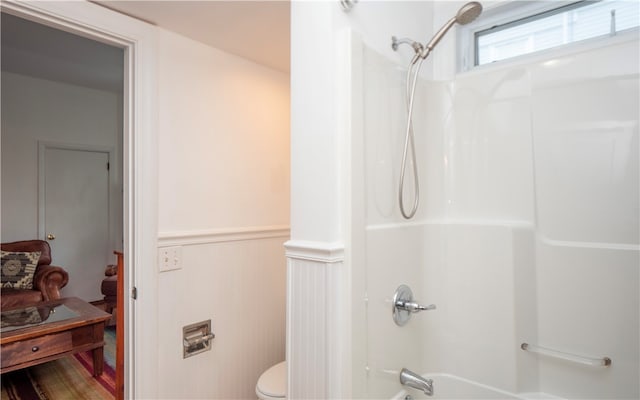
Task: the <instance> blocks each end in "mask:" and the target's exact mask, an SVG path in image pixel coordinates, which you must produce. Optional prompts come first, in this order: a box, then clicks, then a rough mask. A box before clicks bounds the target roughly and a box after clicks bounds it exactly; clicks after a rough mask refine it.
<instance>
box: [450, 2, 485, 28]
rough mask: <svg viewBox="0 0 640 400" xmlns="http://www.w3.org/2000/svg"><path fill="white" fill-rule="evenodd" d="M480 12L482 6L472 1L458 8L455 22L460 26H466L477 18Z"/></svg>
mask: <svg viewBox="0 0 640 400" xmlns="http://www.w3.org/2000/svg"><path fill="white" fill-rule="evenodd" d="M481 12H482V4H480V3H478V2H477V1H472V2H470V3H467V4H465V5H463V6H462V7H460V9H459V10H458V14H456V22H457V23H459V24H460V25H466V24H468V23H469V22H472V21H473V20H475V19H476V18H478V15H480V13H481Z"/></svg>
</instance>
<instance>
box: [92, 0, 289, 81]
mask: <svg viewBox="0 0 640 400" xmlns="http://www.w3.org/2000/svg"><path fill="white" fill-rule="evenodd" d="M94 3H96V4H100V5H102V6H104V7H108V8H110V9H112V10H115V11H119V12H122V13H124V14H127V15H130V16H132V17H135V18H138V19H142V20H144V21H147V22H149V23H152V24H154V25H158V26H160V27H162V28H164V29H167V30H170V31H173V32H176V33H179V34H181V35H183V36H186V37H188V38H191V39H194V40H197V41H199V42H202V43H205V44H208V45H210V46H212V47H216V48H218V49H221V50H224V51H226V52H228V53H231V54H235V55H238V56H240V57H244V58H247V59H249V60H252V61H255V62H257V63H259V64H263V65H266V66H268V67H271V68H275V69H278V70H280V71H284V72H289V47H290V46H289V44H290V42H289V25H290V24H289V21H290V12H289V8H290V7H289V6H290V3H289V1H288V0H286V1H282V0H277V1H276V0H269V1H245V0H242V1H238V0H236V1H220V0H216V1H184V0H179V1H178V0H175V1H99V0H95V1H94Z"/></svg>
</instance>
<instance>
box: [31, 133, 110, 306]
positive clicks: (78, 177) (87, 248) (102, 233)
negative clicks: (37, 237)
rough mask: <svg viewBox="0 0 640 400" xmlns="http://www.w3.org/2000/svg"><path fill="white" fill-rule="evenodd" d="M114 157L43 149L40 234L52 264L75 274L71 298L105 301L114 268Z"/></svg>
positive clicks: (103, 153) (71, 276) (71, 279)
mask: <svg viewBox="0 0 640 400" xmlns="http://www.w3.org/2000/svg"><path fill="white" fill-rule="evenodd" d="M109 157H110V154H109V152H108V151H100V150H91V149H80V148H59V147H51V146H47V145H45V146H42V147H41V157H40V160H41V169H40V171H41V176H40V180H41V181H40V190H41V191H42V192H43V193H42V194H41V195H40V199H41V204H40V210H41V213H40V214H41V215H40V218H39V219H40V233H41V236H43V239H44V240H48V242H49V245H50V246H51V256H52V264H54V265H58V266H61V267H63V268H64V269H66V270H67V272H69V283H68V284H67V286H66V287H65V288H64V289H63V290H62V294H63V296H65V297H72V296H73V297H79V298H81V299H83V300H85V301H94V300H99V299H102V297H103V296H102V294H101V292H100V284H101V282H102V279H103V278H104V268H105V266H106V265H107V264H113V263H114V262H113V255H112V254H110V253H112V251H111V250H112V249H110V234H109V167H108V165H109Z"/></svg>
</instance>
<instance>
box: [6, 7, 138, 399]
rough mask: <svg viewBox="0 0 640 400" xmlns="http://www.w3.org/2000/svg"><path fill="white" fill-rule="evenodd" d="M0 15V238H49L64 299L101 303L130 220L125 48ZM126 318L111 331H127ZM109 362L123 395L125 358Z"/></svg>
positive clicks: (117, 310)
mask: <svg viewBox="0 0 640 400" xmlns="http://www.w3.org/2000/svg"><path fill="white" fill-rule="evenodd" d="M1 16H2V21H1V22H2V23H1V28H2V35H1V38H2V57H1V59H2V86H1V88H2V99H1V100H2V101H1V102H2V137H1V140H2V146H1V148H2V158H1V159H2V180H1V185H2V201H1V204H2V232H1V237H2V242H12V241H19V240H30V239H39V240H45V241H47V242H48V243H49V246H50V247H51V250H52V259H53V262H54V263H55V265H59V266H61V267H63V268H64V269H65V270H66V271H67V272H68V273H69V277H70V279H69V284H68V285H67V286H66V287H64V288H62V290H61V294H62V297H77V298H80V299H81V300H83V301H85V302H87V303H93V304H96V305H98V306H101V302H102V299H103V293H101V283H102V280H103V279H104V278H105V270H106V268H107V266H108V265H109V264H116V262H117V259H116V256H115V254H114V251H117V252H125V251H127V250H126V249H125V247H127V246H125V231H124V227H125V226H129V225H130V224H128V223H127V221H125V211H126V210H125V205H124V204H125V201H124V199H125V195H124V193H125V191H127V190H130V189H129V188H127V187H126V186H125V179H124V175H125V174H124V173H125V172H127V171H126V169H125V165H124V160H125V159H126V157H125V155H124V148H123V147H124V146H123V144H124V142H125V140H124V135H125V122H126V121H125V115H126V113H125V110H124V105H125V99H124V93H126V87H125V66H126V57H125V49H124V48H122V47H117V46H112V45H109V44H106V43H102V42H99V41H96V40H92V39H89V38H86V37H82V36H78V35H76V34H73V33H69V32H66V31H63V30H60V29H56V28H53V27H50V26H46V25H44V24H40V23H38V22H34V21H31V20H28V19H25V18H21V17H20V16H18V15H13V14H10V13H6V12H4V10H3V12H2V14H1ZM129 273H131V272H129ZM122 279H124V276H123V277H122ZM125 308H126V307H122V309H121V310H120V309H116V310H115V313H120V314H121V315H123V314H124V313H125V312H126V309H125ZM114 320H115V319H114ZM124 321H125V319H124V318H122V322H121V323H120V325H121V326H116V329H117V330H119V331H121V332H124V331H125V329H126V328H127V327H126V326H125V324H124ZM129 321H131V319H129ZM118 346H119V347H120V348H124V347H125V343H124V335H123V339H122V341H121V343H118ZM115 361H116V360H115V358H114V360H113V362H114V365H113V367H114V368H116V373H117V375H119V376H120V377H121V378H120V383H119V384H120V385H121V387H116V395H117V396H116V397H122V396H123V391H124V381H123V380H124V376H125V374H124V372H125V371H124V368H125V363H124V359H122V360H120V361H119V362H118V364H117V365H116V364H115ZM116 381H118V379H116ZM116 385H118V383H117V384H116ZM120 392H122V393H120Z"/></svg>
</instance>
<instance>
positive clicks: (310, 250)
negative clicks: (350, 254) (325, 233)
mask: <svg viewBox="0 0 640 400" xmlns="http://www.w3.org/2000/svg"><path fill="white" fill-rule="evenodd" d="M284 247H285V249H286V256H287V258H290V259H295V260H307V261H316V262H320V263H332V264H333V263H341V262H343V260H344V245H343V244H342V243H340V242H314V241H307V240H289V241H288V242H286V243H285V244H284Z"/></svg>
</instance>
